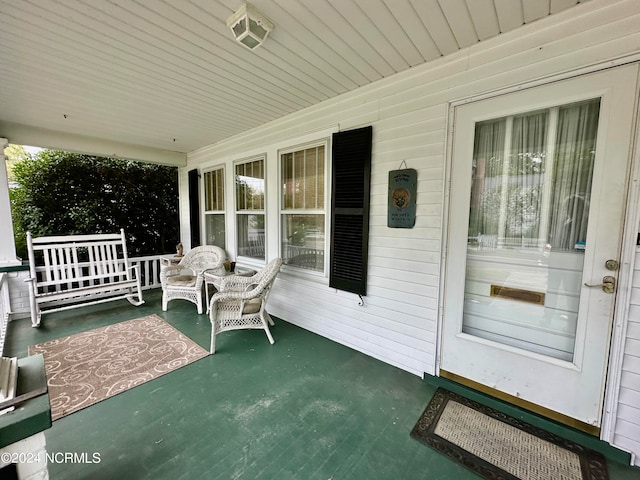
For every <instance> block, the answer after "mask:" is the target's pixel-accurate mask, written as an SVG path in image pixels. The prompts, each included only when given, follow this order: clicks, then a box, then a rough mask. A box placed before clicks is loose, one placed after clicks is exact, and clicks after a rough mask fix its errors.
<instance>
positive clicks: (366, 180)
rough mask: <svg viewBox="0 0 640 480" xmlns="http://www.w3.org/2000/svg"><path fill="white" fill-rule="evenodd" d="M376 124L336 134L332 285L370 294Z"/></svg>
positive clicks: (332, 195) (333, 164)
mask: <svg viewBox="0 0 640 480" xmlns="http://www.w3.org/2000/svg"><path fill="white" fill-rule="evenodd" d="M372 132H373V129H372V127H370V126H369V127H364V128H358V129H355V130H348V131H345V132H339V133H334V134H333V142H332V144H333V145H332V183H331V185H332V191H331V264H330V269H329V286H330V287H333V288H337V289H339V290H344V291H347V292H353V293H357V294H358V295H366V294H367V263H368V262H367V259H368V248H369V184H370V177H371V139H372Z"/></svg>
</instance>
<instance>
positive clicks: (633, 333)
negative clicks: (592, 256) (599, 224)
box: [613, 248, 640, 466]
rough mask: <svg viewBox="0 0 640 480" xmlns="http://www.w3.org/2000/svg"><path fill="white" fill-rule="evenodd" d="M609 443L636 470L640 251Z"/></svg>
mask: <svg viewBox="0 0 640 480" xmlns="http://www.w3.org/2000/svg"><path fill="white" fill-rule="evenodd" d="M613 443H614V444H615V445H616V446H619V447H620V448H623V449H625V450H627V451H630V452H634V453H635V454H636V465H638V466H640V248H639V249H637V250H636V256H635V268H634V271H633V281H632V288H631V305H630V306H629V318H628V324H627V336H626V341H625V345H624V356H623V359H622V374H621V376H620V397H619V400H618V412H617V419H616V423H615V436H614V442H613Z"/></svg>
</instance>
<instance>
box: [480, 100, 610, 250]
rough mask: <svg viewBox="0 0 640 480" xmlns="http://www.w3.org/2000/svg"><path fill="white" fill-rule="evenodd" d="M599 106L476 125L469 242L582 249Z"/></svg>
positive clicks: (580, 106)
mask: <svg viewBox="0 0 640 480" xmlns="http://www.w3.org/2000/svg"><path fill="white" fill-rule="evenodd" d="M599 106H600V103H599V100H592V101H588V102H581V103H578V104H572V105H567V106H564V107H559V108H555V109H548V110H545V111H539V112H533V113H527V114H525V115H517V116H512V117H505V118H501V119H497V120H491V121H486V122H480V123H478V124H477V125H476V133H475V145H474V163H473V182H472V189H471V205H470V216H469V241H470V243H471V244H477V245H479V246H481V247H487V246H489V247H502V248H509V247H511V248H526V247H533V248H539V247H542V246H544V245H545V244H547V243H548V244H549V245H550V246H551V248H553V249H554V250H564V251H569V250H574V249H576V248H577V249H580V246H581V245H583V242H584V241H585V239H586V229H587V223H588V212H589V209H588V205H589V197H590V188H591V187H590V186H591V179H592V175H593V160H594V151H595V139H596V133H597V126H598V111H599ZM551 123H552V124H553V125H554V126H555V125H557V127H556V128H554V129H553V130H551V131H550V129H549V125H550V124H551ZM548 175H551V177H550V178H546V179H545V176H548ZM545 189H548V190H549V191H548V192H545ZM545 193H546V196H545ZM541 228H542V231H541Z"/></svg>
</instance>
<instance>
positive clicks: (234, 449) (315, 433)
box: [6, 290, 640, 480]
mask: <svg viewBox="0 0 640 480" xmlns="http://www.w3.org/2000/svg"><path fill="white" fill-rule="evenodd" d="M145 298H146V303H145V305H143V306H141V307H139V308H135V309H134V308H132V307H131V306H130V305H129V304H128V303H127V302H125V301H122V302H119V303H113V304H110V305H108V306H105V305H102V306H93V307H84V308H83V309H78V310H75V311H72V312H71V313H70V312H59V313H54V314H51V315H49V316H48V317H47V319H46V323H44V324H43V326H42V327H41V328H39V329H33V328H31V326H30V323H29V321H28V319H22V320H17V321H15V322H13V323H12V325H11V329H10V330H9V335H8V338H7V345H6V354H9V355H18V356H24V355H26V353H27V348H28V346H29V345H32V344H35V343H39V342H43V341H46V340H50V339H54V338H58V337H60V336H65V335H71V334H74V333H78V332H80V331H84V330H89V329H92V328H98V327H101V326H105V325H108V324H111V323H115V322H120V321H124V320H129V319H132V318H136V317H139V316H143V315H148V314H151V313H156V314H159V315H160V316H161V317H163V318H164V319H165V320H166V321H167V322H169V323H170V324H171V325H173V326H174V327H176V328H177V329H179V330H180V331H181V332H183V333H185V334H186V335H188V336H189V337H190V338H192V339H193V340H195V341H196V342H197V343H199V344H200V345H202V346H204V347H205V348H206V346H207V344H208V341H209V333H210V325H209V319H208V317H207V316H206V315H197V314H196V312H195V308H194V307H193V305H192V304H190V303H188V302H185V301H175V302H172V304H171V307H170V308H169V310H168V311H167V312H164V313H163V312H161V311H160V291H159V290H149V291H147V292H146V295H145ZM272 331H273V334H274V337H275V338H276V343H275V344H274V345H269V343H268V342H267V340H266V338H265V336H264V334H263V332H261V331H246V330H245V331H238V332H228V333H224V334H221V335H220V338H219V341H218V351H217V353H216V354H215V355H213V356H209V357H206V358H203V359H201V360H199V361H197V362H195V363H193V364H190V365H187V366H185V367H183V368H181V369H178V370H176V371H174V372H172V373H170V374H167V375H164V376H162V377H160V378H157V379H155V380H153V381H151V382H147V383H145V384H143V385H140V386H137V387H135V388H133V389H131V390H128V391H126V392H123V393H121V394H118V395H116V396H114V397H111V398H109V399H107V400H104V401H102V402H100V403H98V404H95V405H93V406H91V407H88V408H86V409H84V410H81V411H79V412H76V413H73V414H71V415H69V416H66V417H64V418H61V419H59V420H57V421H55V422H54V423H53V426H52V427H51V428H50V429H49V430H47V431H45V436H46V442H47V451H48V453H49V454H50V455H54V458H55V455H58V456H59V453H61V452H62V453H64V452H77V453H87V454H88V455H87V457H88V458H92V456H93V454H94V453H98V454H99V458H100V461H99V463H98V462H96V463H88V462H87V463H73V462H60V463H51V462H50V463H49V475H50V478H56V479H78V478H136V479H145V478H149V479H182V478H184V479H192V478H212V479H214V478H220V479H227V478H247V479H255V478H265V479H271V478H278V479H303V478H304V479H319V480H320V479H328V478H343V479H347V478H349V479H392V478H393V479H405V478H429V479H442V480H445V479H453V478H455V479H459V480H465V479H473V478H478V477H477V475H476V474H474V473H472V472H470V471H468V470H466V469H465V468H464V467H462V466H460V465H459V464H457V463H455V462H453V461H451V460H449V459H448V458H446V457H445V456H443V455H440V454H439V453H437V452H436V451H435V450H432V449H430V448H428V447H427V446H425V445H423V444H421V443H419V442H418V441H416V440H414V439H412V438H411V437H410V436H409V432H410V431H411V428H412V427H413V425H414V424H415V423H416V421H417V419H418V418H419V416H420V414H421V413H422V411H423V410H424V408H425V406H426V405H427V403H428V401H429V400H430V398H431V396H432V395H433V393H434V392H435V390H436V388H437V387H436V386H434V385H432V384H430V383H427V382H425V381H423V380H422V379H420V378H419V377H417V376H415V375H412V374H410V373H407V372H405V371H402V370H400V369H398V368H395V367H392V366H390V365H388V364H385V363H383V362H380V361H378V360H375V359H373V358H371V357H369V356H367V355H364V354H362V353H359V352H357V351H355V350H353V349H350V348H348V347H345V346H342V345H339V344H337V343H335V342H332V341H330V340H327V339H325V338H323V337H320V336H318V335H315V334H313V333H310V332H308V331H306V330H303V329H301V328H299V327H296V326H294V325H292V324H290V323H288V322H284V321H282V320H279V319H276V326H275V327H274V328H273V330H272ZM555 428H556V433H558V434H564V435H569V436H570V437H573V438H574V439H578V438H582V439H583V440H586V439H587V436H586V435H584V434H580V433H578V432H576V431H573V430H570V429H567V428H565V427H561V426H559V425H557V426H556V427H555ZM587 443H588V446H589V447H591V448H602V449H603V450H602V451H603V452H604V453H605V454H606V455H613V457H611V458H609V460H608V464H609V475H610V478H611V479H612V480H632V479H633V480H637V479H640V473H639V472H638V470H637V469H633V468H632V467H629V466H628V458H625V456H624V455H620V452H617V453H616V451H615V450H614V449H611V448H606V447H605V444H604V442H595V441H594V440H593V439H591V440H590V441H587ZM59 458H62V457H60V456H59Z"/></svg>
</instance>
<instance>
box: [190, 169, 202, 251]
mask: <svg viewBox="0 0 640 480" xmlns="http://www.w3.org/2000/svg"><path fill="white" fill-rule="evenodd" d="M199 184H200V175H199V174H198V170H197V169H194V170H189V217H190V218H189V225H190V226H191V248H194V247H198V246H200V196H199V195H198V185H199Z"/></svg>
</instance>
